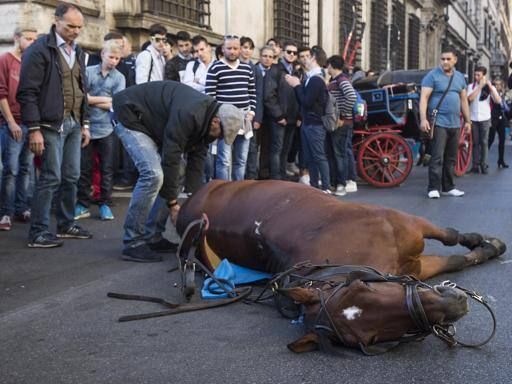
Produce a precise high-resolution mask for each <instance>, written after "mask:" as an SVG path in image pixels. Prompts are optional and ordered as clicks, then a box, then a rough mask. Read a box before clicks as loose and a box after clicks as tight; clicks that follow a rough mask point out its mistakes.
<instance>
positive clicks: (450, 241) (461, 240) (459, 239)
mask: <svg viewBox="0 0 512 384" xmlns="http://www.w3.org/2000/svg"><path fill="white" fill-rule="evenodd" d="M419 224H420V228H421V231H422V233H423V238H424V239H433V240H438V241H440V242H441V243H443V245H447V246H451V245H457V244H460V245H462V246H463V247H466V248H468V249H470V250H473V249H475V248H477V247H480V246H482V244H484V243H485V242H491V243H492V244H493V245H494V246H495V247H496V248H498V252H499V255H501V254H502V253H503V252H505V249H506V246H505V244H504V243H503V242H502V241H500V240H498V239H495V238H488V237H486V236H484V235H481V234H479V233H475V232H471V233H459V231H457V230H456V229H453V228H440V227H438V226H437V225H434V224H432V223H431V222H429V221H428V220H425V219H421V220H420V222H419ZM499 255H498V256H499Z"/></svg>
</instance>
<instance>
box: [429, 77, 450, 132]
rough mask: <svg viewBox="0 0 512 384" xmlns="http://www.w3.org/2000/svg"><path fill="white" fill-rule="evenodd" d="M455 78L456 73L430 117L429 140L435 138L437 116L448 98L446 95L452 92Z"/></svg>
mask: <svg viewBox="0 0 512 384" xmlns="http://www.w3.org/2000/svg"><path fill="white" fill-rule="evenodd" d="M454 77H455V72H453V75H451V77H450V81H448V87H446V89H445V91H444V92H443V95H442V96H441V98H440V99H439V102H438V103H437V105H436V107H435V108H434V109H433V110H432V113H431V115H430V121H429V123H430V132H429V138H430V140H432V138H433V137H434V128H435V126H436V120H437V114H438V112H439V107H440V106H441V103H442V102H443V100H444V98H445V97H446V94H447V93H448V91H449V90H450V87H451V85H452V81H453V78H454Z"/></svg>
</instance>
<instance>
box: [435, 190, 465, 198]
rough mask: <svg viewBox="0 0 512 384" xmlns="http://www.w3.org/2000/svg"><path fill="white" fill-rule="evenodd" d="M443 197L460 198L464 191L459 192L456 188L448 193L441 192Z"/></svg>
mask: <svg viewBox="0 0 512 384" xmlns="http://www.w3.org/2000/svg"><path fill="white" fill-rule="evenodd" d="M441 195H443V196H453V197H461V196H464V191H461V190H459V189H457V188H453V189H450V190H449V191H448V192H441Z"/></svg>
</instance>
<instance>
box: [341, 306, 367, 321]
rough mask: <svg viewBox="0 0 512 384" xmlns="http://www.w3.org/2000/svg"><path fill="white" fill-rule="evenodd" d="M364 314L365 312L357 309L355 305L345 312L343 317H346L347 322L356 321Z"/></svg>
mask: <svg viewBox="0 0 512 384" xmlns="http://www.w3.org/2000/svg"><path fill="white" fill-rule="evenodd" d="M362 313H363V310H362V309H361V308H358V307H356V306H355V305H354V306H352V307H348V308H345V309H344V310H343V316H345V318H346V319H347V320H355V319H356V318H358V317H360V316H361V314H362Z"/></svg>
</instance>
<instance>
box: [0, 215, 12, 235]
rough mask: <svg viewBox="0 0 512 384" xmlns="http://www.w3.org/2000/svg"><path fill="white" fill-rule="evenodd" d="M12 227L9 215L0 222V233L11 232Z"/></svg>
mask: <svg viewBox="0 0 512 384" xmlns="http://www.w3.org/2000/svg"><path fill="white" fill-rule="evenodd" d="M11 227H12V224H11V218H10V217H9V216H7V215H5V216H2V219H1V220H0V231H10V230H11Z"/></svg>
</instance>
